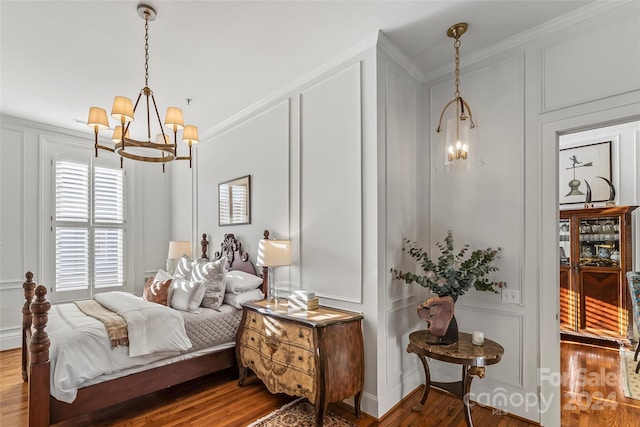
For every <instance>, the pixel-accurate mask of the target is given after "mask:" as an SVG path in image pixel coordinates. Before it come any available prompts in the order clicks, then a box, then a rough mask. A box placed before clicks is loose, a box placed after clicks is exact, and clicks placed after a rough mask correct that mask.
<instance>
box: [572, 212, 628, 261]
mask: <svg viewBox="0 0 640 427" xmlns="http://www.w3.org/2000/svg"><path fill="white" fill-rule="evenodd" d="M579 227H580V229H579V230H578V233H579V234H578V236H579V238H578V240H579V242H580V265H581V266H593V267H620V218H619V217H617V216H616V217H609V218H606V217H605V218H597V219H596V218H593V219H591V218H583V219H581V220H580V226H579Z"/></svg>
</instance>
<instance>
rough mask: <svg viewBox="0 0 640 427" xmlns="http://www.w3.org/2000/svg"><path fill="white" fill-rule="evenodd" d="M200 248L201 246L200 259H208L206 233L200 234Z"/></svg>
mask: <svg viewBox="0 0 640 427" xmlns="http://www.w3.org/2000/svg"><path fill="white" fill-rule="evenodd" d="M200 246H202V256H201V257H200V258H202V259H209V255H207V252H208V250H209V241H208V240H207V233H202V240H200Z"/></svg>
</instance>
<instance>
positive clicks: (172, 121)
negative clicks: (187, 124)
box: [164, 107, 184, 130]
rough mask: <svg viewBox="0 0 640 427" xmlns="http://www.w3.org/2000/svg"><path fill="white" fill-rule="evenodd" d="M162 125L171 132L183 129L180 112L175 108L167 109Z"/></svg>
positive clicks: (182, 118) (182, 119)
mask: <svg viewBox="0 0 640 427" xmlns="http://www.w3.org/2000/svg"><path fill="white" fill-rule="evenodd" d="M164 125H165V126H166V127H168V128H169V129H171V130H178V129H182V128H184V117H183V116H182V110H181V109H179V108H177V107H169V108H167V115H166V116H165V117H164Z"/></svg>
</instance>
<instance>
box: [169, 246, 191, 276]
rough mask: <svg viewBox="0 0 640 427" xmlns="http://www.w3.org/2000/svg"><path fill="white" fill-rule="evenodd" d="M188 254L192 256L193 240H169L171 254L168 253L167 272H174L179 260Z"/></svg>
mask: <svg viewBox="0 0 640 427" xmlns="http://www.w3.org/2000/svg"><path fill="white" fill-rule="evenodd" d="M183 255H186V256H188V257H191V242H187V241H184V240H179V241H171V242H169V254H168V255H167V273H169V274H173V272H174V271H175V269H176V266H177V264H178V260H179V259H180V258H181V257H182V256H183Z"/></svg>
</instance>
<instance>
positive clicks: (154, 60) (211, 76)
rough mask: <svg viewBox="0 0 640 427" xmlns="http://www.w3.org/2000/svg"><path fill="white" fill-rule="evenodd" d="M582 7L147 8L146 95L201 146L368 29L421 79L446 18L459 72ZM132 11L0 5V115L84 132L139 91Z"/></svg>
mask: <svg viewBox="0 0 640 427" xmlns="http://www.w3.org/2000/svg"><path fill="white" fill-rule="evenodd" d="M591 1H593V0H585V1H583V0H553V1H540V0H510V1H488V0H473V1H457V0H445V1H437V0H422V1H399V0H397V1H391V0H389V1H368V0H364V1H363V0H361V1H211V0H210V1H182V0H173V1H158V0H155V1H149V2H147V3H148V4H151V5H152V6H153V7H154V8H155V9H156V10H157V13H158V17H157V19H156V20H155V21H153V22H151V23H150V24H149V27H150V28H149V44H150V60H149V87H150V88H151V89H152V90H153V91H154V94H155V97H156V101H157V102H158V108H159V110H160V116H161V117H162V118H163V119H164V112H165V110H166V107H168V106H178V107H182V108H183V110H184V115H185V122H187V123H189V124H195V125H197V126H198V127H199V129H200V137H201V139H205V138H206V136H207V133H208V131H209V132H210V131H211V130H212V129H213V128H214V127H215V126H216V125H219V124H220V123H221V122H223V121H224V120H226V119H228V118H229V117H231V116H233V115H235V114H237V113H238V112H240V111H241V110H243V109H245V108H247V107H249V106H250V105H252V104H254V103H256V102H257V101H259V100H261V99H263V98H264V97H266V96H268V95H270V94H272V93H274V92H276V91H278V90H279V89H281V88H283V87H285V86H287V85H288V84H290V83H291V82H292V81H294V80H296V79H298V78H300V77H301V76H303V75H305V74H307V73H310V72H312V71H313V70H314V69H316V68H318V67H319V66H321V65H322V64H324V63H326V62H328V61H330V60H331V59H333V58H335V57H336V56H338V55H340V54H341V53H343V52H345V51H348V50H349V49H351V48H353V47H354V46H356V45H357V44H358V43H360V42H362V41H363V40H365V39H368V38H370V37H373V36H374V35H375V34H376V33H377V31H378V30H381V31H383V32H384V33H385V34H386V35H387V36H388V37H389V38H390V39H391V41H393V42H394V43H395V44H396V45H397V46H398V47H399V48H400V49H401V50H402V51H403V52H404V53H405V54H406V55H407V56H408V57H409V58H411V59H412V60H413V61H414V62H415V64H416V65H417V66H418V67H419V68H420V70H421V71H422V72H423V73H424V74H425V75H433V73H434V72H437V71H438V70H442V69H443V67H449V68H451V70H452V69H453V53H454V52H453V40H452V39H450V38H448V37H447V36H446V34H445V33H446V30H447V28H449V26H451V25H453V24H455V23H457V22H461V21H464V22H467V23H469V30H468V32H467V33H466V34H465V35H464V36H463V37H462V39H461V41H462V46H461V57H462V65H463V66H464V61H465V55H467V54H469V53H471V52H475V51H478V50H481V49H484V48H486V47H487V46H491V45H494V44H495V43H498V42H500V41H503V40H505V39H508V38H509V37H512V36H514V35H516V34H519V33H521V32H523V31H528V30H531V29H532V28H535V27H536V26H539V25H541V24H542V23H544V22H547V21H549V20H551V19H554V18H557V17H559V16H561V15H563V14H566V13H569V12H571V11H573V10H575V9H577V8H580V7H583V6H585V5H586V4H588V3H590V2H591ZM138 3H139V2H138V1H40V2H35V1H24V0H22V1H7V0H0V19H1V21H0V35H1V45H0V55H1V56H0V59H1V68H0V72H1V74H0V83H1V86H0V113H2V114H6V115H10V116H14V117H20V118H26V119H30V120H35V121H38V122H42V123H47V124H51V125H55V126H60V127H63V128H67V129H75V130H81V131H86V132H90V129H89V128H88V127H87V126H86V125H85V124H83V123H79V122H78V121H85V120H86V119H87V112H88V109H89V107H90V106H101V107H103V108H105V109H106V110H107V111H110V108H111V103H112V101H113V97H114V96H115V95H123V96H127V97H129V98H132V99H134V101H135V98H136V97H137V94H138V92H139V91H140V89H141V88H142V87H143V86H144V21H143V20H142V19H141V18H140V17H139V16H138V14H137V12H136V6H137V4H138ZM447 69H448V68H447ZM186 98H192V99H193V101H192V102H191V105H189V106H187V103H186ZM139 108H140V107H139ZM138 111H140V110H138ZM143 111H144V110H143ZM114 124H115V122H112V125H114Z"/></svg>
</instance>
